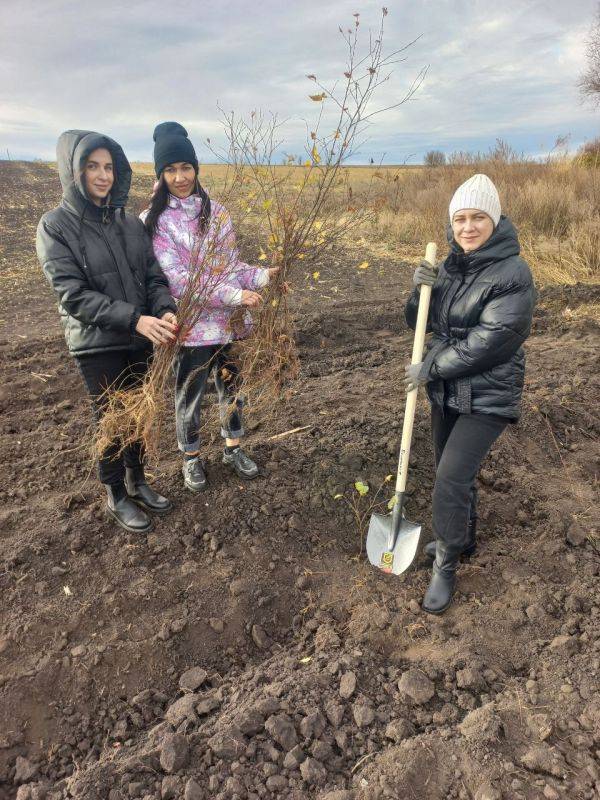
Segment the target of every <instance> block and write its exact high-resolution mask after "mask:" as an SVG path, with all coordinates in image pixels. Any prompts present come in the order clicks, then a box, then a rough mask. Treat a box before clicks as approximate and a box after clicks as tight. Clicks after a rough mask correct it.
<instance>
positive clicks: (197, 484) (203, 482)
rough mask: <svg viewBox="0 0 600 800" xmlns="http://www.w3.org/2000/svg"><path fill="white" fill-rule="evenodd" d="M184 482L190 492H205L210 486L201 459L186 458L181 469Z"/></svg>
mask: <svg viewBox="0 0 600 800" xmlns="http://www.w3.org/2000/svg"><path fill="white" fill-rule="evenodd" d="M181 471H182V472H183V482H184V484H185V486H186V489H189V490H190V492H203V491H204V490H205V489H206V488H207V486H208V480H207V479H206V473H205V472H204V465H203V463H202V461H201V460H200V458H199V457H197V458H186V459H185V461H184V462H183V467H182V468H181Z"/></svg>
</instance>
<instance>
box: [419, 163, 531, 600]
mask: <svg viewBox="0 0 600 800" xmlns="http://www.w3.org/2000/svg"><path fill="white" fill-rule="evenodd" d="M449 215H450V226H449V228H448V241H449V243H450V252H449V254H448V256H447V257H446V259H445V261H444V262H443V263H442V264H440V266H439V269H438V270H436V269H435V268H433V267H432V265H431V264H429V263H428V262H426V261H423V262H421V264H420V265H419V267H418V268H417V270H416V272H415V275H414V279H413V280H414V284H415V289H414V290H413V292H412V294H411V296H410V298H409V300H408V304H407V307H406V319H407V322H408V324H409V325H410V327H412V328H414V326H415V323H416V318H417V308H418V304H419V291H420V286H421V284H429V285H430V286H432V287H433V289H432V296H431V305H430V312H429V322H428V330H430V331H431V332H432V336H431V341H430V343H429V349H428V352H427V354H426V356H425V358H424V360H423V362H422V363H421V364H415V365H408V366H407V367H406V378H405V383H406V388H407V391H408V390H410V389H412V388H414V386H415V385H418V384H426V385H427V393H428V395H429V399H430V401H431V407H432V411H431V427H432V434H433V444H434V453H435V463H436V476H435V485H434V489H433V503H432V516H433V533H434V536H435V541H434V542H432V543H431V544H430V545H427V547H426V548H425V552H426V553H427V555H429V556H430V557H432V558H433V559H434V562H433V575H432V578H431V582H430V584H429V588H428V589H427V592H426V594H425V597H424V599H423V608H424V610H425V611H428V612H429V613H432V614H441V613H442V612H444V611H445V610H446V609H447V608H448V606H449V605H450V603H451V602H452V596H453V593H454V588H455V583H456V570H457V567H458V563H459V560H460V557H461V556H468V555H472V554H473V553H474V552H475V548H476V540H475V528H476V522H477V507H476V503H477V491H476V488H475V480H476V477H477V473H478V472H479V467H480V465H481V462H482V461H483V459H484V458H485V456H486V455H487V453H488V452H489V449H490V447H491V446H492V444H493V443H494V442H495V441H496V439H497V438H498V436H500V434H501V433H502V431H503V430H504V428H505V427H506V426H507V424H509V423H511V422H516V421H517V420H518V418H519V414H520V400H521V393H522V390H523V377H524V372H525V354H524V352H523V348H522V345H523V342H524V341H525V339H526V338H527V336H528V335H529V331H530V328H531V318H532V313H533V307H534V302H535V289H534V286H533V281H532V278H531V273H530V271H529V267H528V266H527V264H526V263H525V261H523V259H522V258H521V257H520V256H519V249H520V248H519V241H518V238H517V232H516V230H515V228H514V226H513V224H512V223H511V221H510V220H509V219H508V217H506V216H504V215H502V213H501V207H500V198H499V197H498V192H497V190H496V187H495V186H494V184H493V183H492V181H491V180H490V179H489V178H488V177H487V176H486V175H473V176H472V177H471V178H469V180H468V181H466V182H465V183H463V184H462V185H461V186H459V187H458V189H457V190H456V192H455V193H454V196H453V197H452V199H451V201H450V206H449Z"/></svg>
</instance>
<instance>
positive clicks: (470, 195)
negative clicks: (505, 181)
mask: <svg viewBox="0 0 600 800" xmlns="http://www.w3.org/2000/svg"><path fill="white" fill-rule="evenodd" d="M464 208H476V209H477V210H478V211H485V213H486V214H487V215H488V216H489V217H491V219H492V222H493V223H494V228H495V227H496V225H497V224H498V223H499V222H500V214H501V213H502V211H501V209H500V198H499V197H498V190H497V189H496V187H495V186H494V184H493V183H492V181H491V180H490V179H489V178H488V176H487V175H481V174H478V175H473V176H472V177H471V178H469V180H468V181H465V182H464V183H463V184H461V185H460V186H459V187H458V189H457V190H456V191H455V192H454V195H453V197H452V200H450V207H449V209H448V211H449V213H450V222H452V219H453V218H454V215H455V214H456V212H457V211H462V210H463V209H464Z"/></svg>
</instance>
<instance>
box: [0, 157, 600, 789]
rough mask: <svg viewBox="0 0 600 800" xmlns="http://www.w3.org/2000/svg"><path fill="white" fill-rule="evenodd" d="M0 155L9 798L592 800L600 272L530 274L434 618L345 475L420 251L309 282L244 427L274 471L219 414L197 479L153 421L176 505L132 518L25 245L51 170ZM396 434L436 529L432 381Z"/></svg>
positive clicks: (0, 472)
mask: <svg viewBox="0 0 600 800" xmlns="http://www.w3.org/2000/svg"><path fill="white" fill-rule="evenodd" d="M0 174H1V176H2V184H3V186H5V187H7V188H6V189H5V191H4V195H5V198H6V197H7V198H8V201H9V202H8V203H5V204H4V206H3V209H2V214H3V221H2V238H3V245H2V246H3V253H2V275H1V281H2V293H1V296H0V318H1V323H0V352H1V354H2V373H3V375H2V377H3V380H2V388H1V390H0V409H1V411H2V417H1V421H0V454H1V459H0V500H1V501H2V506H1V511H0V596H1V597H2V610H1V616H0V800H9V798H11V799H12V798H15V797H16V798H18V799H19V800H34V798H35V799H36V800H41V799H42V798H46V800H59V798H78V800H107V798H108V800H125V799H126V798H143V800H155V799H156V800H158V799H159V798H160V799H162V800H167V799H168V798H185V799H186V800H208V798H219V800H221V799H222V800H225V799H226V798H227V800H256V798H289V799H290V800H291V799H292V798H294V799H295V800H301V798H321V800H324V799H325V798H327V800H375V798H410V799H411V800H412V799H414V800H446V798H460V800H501V799H502V798H503V799H504V800H519V799H521V800H522V799H526V800H538V799H539V800H542V798H545V799H546V800H553V799H554V800H557V799H558V798H569V799H570V800H571V799H572V800H576V799H579V798H581V799H582V800H583V799H584V798H585V799H586V800H587V799H588V798H589V799H591V798H594V797H598V796H599V793H600V764H599V760H598V759H599V755H600V701H599V697H600V693H599V688H600V687H599V676H600V624H599V623H600V602H599V599H598V597H599V594H598V588H599V587H598V583H599V581H598V577H599V575H600V557H599V554H598V541H599V540H598V527H597V517H595V516H594V515H595V514H596V513H597V496H596V495H595V490H596V489H597V469H598V466H597V465H598V450H599V448H598V429H599V423H598V414H597V409H598V403H597V400H598V395H599V392H600V381H599V378H598V375H599V373H598V358H597V351H598V325H597V323H596V322H594V320H593V319H592V317H591V314H590V313H589V312H588V311H587V310H586V309H588V308H590V307H592V308H593V306H594V304H596V307H597V303H598V302H599V299H600V289H599V287H597V286H596V287H590V286H573V287H560V288H553V289H548V290H545V291H543V292H542V293H541V298H540V304H539V307H538V309H537V312H536V323H535V331H534V334H533V336H532V338H531V340H530V342H529V344H528V358H529V368H528V378H527V392H526V402H525V410H524V415H523V419H522V421H521V423H520V424H519V425H518V426H515V427H511V428H510V429H509V430H507V431H506V433H505V434H504V435H503V437H502V438H501V439H500V441H499V442H498V443H497V445H496V446H495V447H494V449H493V452H492V453H491V455H490V457H489V458H488V460H487V462H486V464H485V467H484V469H483V471H482V474H481V481H480V483H481V524H480V529H481V537H480V546H479V549H478V552H477V555H476V556H475V557H474V558H472V559H471V560H470V561H468V562H466V563H465V564H464V565H463V566H462V567H461V570H460V576H459V591H458V594H457V597H456V601H455V603H454V604H453V606H452V607H451V609H450V610H449V611H448V612H447V613H446V614H445V615H444V616H443V617H442V618H439V619H438V618H432V617H430V616H427V615H424V614H423V613H422V612H421V611H420V610H419V605H418V603H419V600H420V598H421V596H422V592H423V590H424V588H425V586H426V583H427V579H428V569H427V567H426V565H425V564H424V562H422V561H420V562H419V563H418V564H417V565H416V568H415V569H414V570H413V571H411V572H409V573H408V574H406V575H405V576H403V577H402V578H400V579H399V578H394V577H390V576H385V575H383V574H380V573H377V572H376V571H374V570H373V569H372V568H370V567H369V565H368V564H367V563H365V558H364V555H363V554H360V552H359V549H360V529H359V525H358V523H357V519H356V516H355V514H354V513H353V511H352V509H351V508H350V506H349V505H348V502H346V500H344V499H338V500H335V499H334V497H335V495H337V494H344V495H345V497H346V499H347V500H352V502H355V503H358V505H357V506H356V514H357V515H358V517H359V518H360V517H362V516H364V515H367V518H368V506H369V503H370V498H371V497H372V495H373V494H374V492H375V490H376V489H377V487H379V486H380V485H381V483H382V482H383V481H384V478H385V476H386V475H387V474H388V473H391V472H394V471H395V466H396V457H397V448H398V440H399V434H400V429H401V418H402V401H403V397H402V392H401V389H400V385H401V384H400V375H401V373H402V368H403V364H404V362H405V361H406V360H407V357H408V353H409V350H410V340H411V336H410V333H409V332H408V331H407V330H406V328H405V324H404V321H403V314H402V308H403V303H404V299H405V297H406V292H407V290H408V287H409V282H410V273H411V270H410V267H408V266H406V265H401V264H399V263H397V262H395V261H394V259H393V258H392V257H391V256H390V257H389V258H388V259H382V260H381V261H380V262H379V263H372V264H371V266H370V268H369V269H368V270H365V271H360V272H359V271H358V270H356V268H355V264H356V263H358V261H359V260H362V259H357V258H356V257H355V256H352V255H350V254H347V253H342V252H339V253H333V254H332V255H331V258H330V259H328V260H327V261H326V262H324V263H323V264H321V265H320V266H319V269H320V272H321V276H322V280H321V282H319V283H317V284H315V283H314V282H312V281H310V282H308V281H303V280H300V281H299V282H298V284H299V285H298V286H296V287H295V291H294V293H293V295H292V297H293V302H294V306H295V313H296V324H297V331H298V342H299V347H300V359H301V366H302V373H301V376H300V378H299V379H298V381H297V382H296V383H295V385H294V386H293V387H292V390H293V391H292V392H291V396H290V399H289V402H288V403H287V405H285V406H284V407H283V408H282V410H281V413H280V415H279V417H278V419H277V421H276V427H270V428H267V427H266V426H265V425H264V424H257V423H256V422H255V423H254V424H253V430H252V433H251V436H250V437H249V447H250V448H251V449H252V451H253V453H254V454H255V456H256V458H257V460H258V462H259V463H260V464H261V466H262V475H261V477H260V478H259V479H258V480H256V481H254V482H252V483H249V484H240V483H239V481H237V480H236V479H234V478H233V477H232V476H231V475H230V474H228V473H227V472H226V470H225V467H223V466H222V465H221V463H220V458H219V454H220V450H219V448H220V442H219V440H218V437H217V436H216V435H215V436H213V438H212V439H211V441H210V442H208V443H207V462H208V470H209V477H210V483H211V486H210V491H209V492H207V493H206V494H204V495H200V496H199V497H194V496H191V495H190V494H189V493H186V492H185V491H184V490H183V488H182V484H181V478H180V472H179V459H178V457H177V455H176V452H175V447H174V445H173V441H172V440H171V439H170V438H169V433H170V431H167V432H166V438H165V443H164V459H163V461H162V463H161V464H160V470H161V471H160V473H159V474H157V478H156V479H157V483H159V484H160V487H161V489H162V490H163V491H164V492H165V494H167V495H168V496H169V497H172V498H173V500H174V501H175V504H176V507H175V510H174V511H173V512H172V513H171V514H170V515H169V516H167V517H165V518H162V519H157V520H156V524H155V527H154V530H153V531H152V532H151V533H150V534H149V535H148V536H147V537H136V536H129V535H127V534H125V533H124V532H123V531H121V530H119V529H117V528H116V527H114V525H112V524H110V522H108V521H107V519H105V516H104V512H103V497H102V494H101V491H100V487H99V486H98V485H97V483H96V481H95V479H94V476H93V474H92V475H90V466H89V460H88V457H87V453H86V452H85V450H84V449H82V447H81V444H82V442H83V441H84V438H85V433H86V431H87V430H88V426H89V410H88V405H87V401H86V399H85V396H84V392H83V388H82V385H81V381H80V378H79V376H78V374H77V370H76V368H75V365H74V363H73V362H72V360H71V359H70V358H69V357H68V356H67V353H66V348H65V344H64V340H63V338H62V334H61V332H60V329H59V325H58V319H57V315H56V312H55V308H54V300H53V297H52V295H51V293H50V290H49V288H48V287H46V286H45V283H44V279H43V276H42V275H41V272H40V270H39V267H38V266H37V263H36V261H35V256H34V254H33V232H34V229H35V224H36V222H37V219H38V218H39V216H40V215H41V213H42V212H43V211H44V210H45V209H46V208H48V207H49V206H50V205H52V203H53V202H54V201H55V200H56V198H57V196H58V187H57V180H56V175H55V173H54V172H53V171H52V170H51V169H49V168H47V167H44V166H42V165H31V164H28V165H23V164H14V163H13V164H7V163H2V164H0ZM147 188H148V187H147V186H146V185H145V184H143V185H142V184H140V185H136V191H137V192H138V195H139V196H140V197H141V195H142V191H146V190H147ZM301 277H302V278H303V276H301ZM309 283H310V284H311V285H312V286H313V287H314V288H312V289H311V288H309ZM293 428H301V429H302V430H300V431H298V432H296V433H293V434H289V435H286V436H284V437H281V438H278V439H273V438H271V437H272V436H273V435H274V434H277V433H282V432H286V431H289V430H291V429H293ZM215 433H216V432H215ZM413 447H414V450H413V456H412V464H411V477H410V492H411V499H410V505H409V508H408V513H409V516H410V517H411V518H412V519H416V520H419V521H422V522H423V525H424V535H425V537H426V538H427V537H428V535H429V500H430V492H431V485H432V469H431V463H432V454H431V446H430V442H429V436H428V429H427V407H426V404H425V403H424V402H422V403H421V405H420V408H419V412H418V419H417V423H416V427H415V441H414V446H413ZM358 478H360V479H362V480H363V481H365V482H367V483H368V484H369V486H370V487H371V491H370V493H369V494H368V495H367V496H366V497H365V498H363V499H361V500H358V498H355V499H354V500H353V499H352V496H353V488H352V487H353V483H354V481H355V480H357V479H358ZM354 494H356V493H354Z"/></svg>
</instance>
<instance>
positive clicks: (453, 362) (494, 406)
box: [406, 216, 536, 420]
mask: <svg viewBox="0 0 600 800" xmlns="http://www.w3.org/2000/svg"><path fill="white" fill-rule="evenodd" d="M448 240H449V242H450V253H449V255H448V257H447V258H446V260H445V261H444V263H443V264H442V265H441V266H440V269H439V272H438V275H437V278H436V280H435V283H434V285H433V290H432V295H431V305H430V308H429V320H428V328H427V329H428V331H431V332H432V337H431V340H430V342H429V347H428V352H427V355H426V356H425V358H424V361H423V368H422V370H421V375H423V376H424V377H425V376H426V377H428V378H429V383H428V384H427V392H428V394H429V399H430V400H431V402H432V403H434V404H435V405H437V406H439V407H440V408H442V409H443V408H444V407H446V408H448V409H450V410H451V411H454V412H457V413H461V414H496V415H498V416H500V417H506V418H508V419H510V420H516V419H518V417H519V415H520V403H521V394H522V391H523V379H524V375H525V353H524V352H523V347H522V345H523V342H524V341H525V339H527V337H528V336H529V331H530V329H531V318H532V314H533V307H534V304H535V298H536V292H535V288H534V285H533V280H532V277H531V272H530V271H529V267H528V266H527V264H526V262H525V261H523V259H522V258H521V257H520V256H519V250H520V247H519V240H518V238H517V232H516V230H515V228H514V226H513V224H512V222H511V221H510V220H509V219H508V218H507V217H505V216H502V217H501V218H500V222H499V223H498V225H497V226H496V229H495V230H494V232H493V234H492V235H491V237H490V238H489V239H488V241H487V242H486V243H485V244H484V245H483V246H482V247H480V248H479V249H478V250H475V251H474V252H472V253H465V252H464V251H463V250H462V248H461V247H460V246H459V245H458V244H457V243H456V242H455V241H454V237H453V235H452V229H451V228H450V229H449V232H448ZM418 305H419V292H418V291H417V290H415V291H413V293H412V294H411V296H410V298H409V300H408V304H407V306H406V321H407V323H408V324H409V326H410V327H411V328H413V329H414V327H415V324H416V321H417V309H418Z"/></svg>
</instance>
